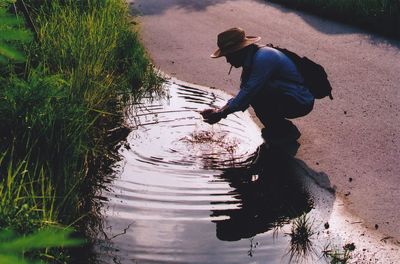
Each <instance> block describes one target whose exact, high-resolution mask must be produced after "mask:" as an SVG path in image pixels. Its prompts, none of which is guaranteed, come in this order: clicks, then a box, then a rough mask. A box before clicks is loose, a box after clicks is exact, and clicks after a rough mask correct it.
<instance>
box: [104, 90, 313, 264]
mask: <svg viewBox="0 0 400 264" xmlns="http://www.w3.org/2000/svg"><path fill="white" fill-rule="evenodd" d="M168 86H169V98H168V99H163V100H160V101H153V102H152V101H150V100H148V101H146V100H143V101H142V102H141V103H140V104H138V105H136V106H135V107H133V108H132V109H131V111H130V112H131V115H130V116H129V118H128V121H129V122H130V125H131V126H133V127H134V128H135V129H134V130H133V132H132V133H131V134H130V135H129V136H128V144H127V145H126V146H125V147H124V148H122V149H121V154H122V156H123V157H124V163H123V165H121V166H122V172H121V175H120V176H119V177H118V178H117V179H115V181H114V182H113V183H112V186H111V187H110V188H109V190H108V191H107V193H105V194H104V195H105V196H106V197H107V199H108V201H107V202H106V204H105V207H104V208H105V216H106V220H105V222H106V228H105V235H106V239H102V243H101V246H99V248H98V252H99V255H101V257H100V258H101V261H100V262H103V263H113V262H115V263H246V262H252V261H255V260H257V259H258V260H262V261H261V262H260V263H265V260H266V259H269V260H271V261H274V260H278V262H280V261H281V260H282V256H283V255H284V254H283V253H282V252H283V251H284V248H285V247H287V244H286V243H287V239H281V240H279V239H277V240H273V239H272V231H271V232H268V231H270V230H273V229H274V227H275V226H276V225H275V223H276V222H279V221H281V222H282V223H285V219H287V217H289V216H287V215H282V213H281V212H280V211H279V212H278V211H277V212H275V211H274V213H272V214H268V216H265V215H264V213H263V211H264V210H268V202H265V201H263V200H262V199H259V198H258V196H260V192H261V193H263V192H264V189H263V188H260V187H259V186H258V187H257V185H256V184H255V183H252V182H251V180H250V178H248V177H247V176H249V175H248V173H247V174H246V173H245V172H244V169H243V168H244V167H245V166H244V165H246V164H248V163H249V161H250V160H251V159H252V157H254V153H255V151H256V149H257V147H258V146H259V145H260V144H261V143H262V140H261V137H260V132H259V128H258V127H257V126H256V125H255V124H254V122H252V121H251V119H250V117H249V116H248V115H246V114H244V113H237V114H233V115H230V116H229V117H228V118H227V119H224V120H222V121H221V122H220V123H218V124H216V125H213V126H211V125H209V124H206V123H204V122H203V120H202V117H201V115H200V114H199V112H200V111H201V110H203V109H205V108H210V107H217V106H218V107H220V106H223V105H224V104H225V102H226V100H227V99H229V97H227V96H226V95H223V94H217V93H215V92H213V91H212V90H208V91H205V90H199V89H196V88H193V87H189V86H182V85H177V84H174V83H169V84H168ZM245 174H246V175H245ZM244 175H245V176H244ZM246 188H250V189H248V190H247V189H246ZM252 188H256V189H252ZM258 189H259V190H258ZM248 191H250V192H248ZM300 195H302V194H300ZM296 199H297V200H299V201H300V202H301V201H303V200H301V199H298V197H297V198H296ZM257 203H260V204H257ZM307 205H309V204H308V203H307V202H305V203H304V204H302V206H303V207H304V206H307ZM270 206H271V207H274V206H275V204H271V205H270ZM279 208H282V206H279ZM307 209H309V208H307ZM274 210H275V209H274ZM279 210H281V209H279ZM283 214H284V213H283ZM257 234H260V235H257ZM256 235H257V236H256ZM255 236H256V237H255ZM233 241H234V242H233ZM283 245H285V246H283ZM135 261H136V262H135ZM278 262H271V263H278Z"/></svg>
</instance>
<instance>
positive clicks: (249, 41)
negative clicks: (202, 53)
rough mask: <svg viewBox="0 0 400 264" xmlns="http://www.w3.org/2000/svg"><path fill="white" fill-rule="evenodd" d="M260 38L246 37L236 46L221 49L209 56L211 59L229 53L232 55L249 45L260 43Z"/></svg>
mask: <svg viewBox="0 0 400 264" xmlns="http://www.w3.org/2000/svg"><path fill="white" fill-rule="evenodd" d="M260 39H261V37H253V36H246V38H245V39H244V40H243V41H242V42H240V43H238V44H237V45H234V46H231V47H229V48H227V49H224V50H221V49H217V50H216V51H215V52H214V53H213V54H211V55H210V57H211V58H219V57H222V56H226V55H228V54H230V53H233V52H235V51H238V50H241V49H243V48H245V47H247V46H249V45H251V44H254V43H256V42H258V41H260Z"/></svg>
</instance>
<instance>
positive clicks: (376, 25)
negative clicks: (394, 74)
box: [267, 0, 400, 39]
mask: <svg viewBox="0 0 400 264" xmlns="http://www.w3.org/2000/svg"><path fill="white" fill-rule="evenodd" d="M267 1H270V2H275V3H280V4H284V5H286V6H289V7H292V8H296V9H300V10H305V11H309V12H312V13H314V14H317V15H321V16H323V17H327V18H331V19H334V20H338V21H342V22H345V23H350V24H353V25H357V26H360V27H362V28H364V29H367V30H371V31H373V32H377V33H380V34H383V35H386V36H389V37H394V38H397V39H398V38H400V30H399V29H400V1H398V0H363V1H360V0H267Z"/></svg>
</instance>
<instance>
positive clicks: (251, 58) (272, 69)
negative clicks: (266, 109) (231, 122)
mask: <svg viewBox="0 0 400 264" xmlns="http://www.w3.org/2000/svg"><path fill="white" fill-rule="evenodd" d="M246 67H251V72H250V76H249V78H248V79H247V80H246V81H244V82H242V84H241V85H240V91H239V93H238V94H237V95H236V96H235V97H234V98H232V99H231V100H229V101H228V110H229V112H236V111H240V110H241V111H244V110H246V109H247V108H248V107H249V105H250V103H251V101H252V100H253V98H254V97H255V96H256V95H257V93H258V92H259V91H261V89H268V90H269V92H271V93H275V92H278V93H283V94H287V95H290V96H292V97H294V98H295V99H296V100H298V101H299V102H300V103H303V104H311V103H312V102H313V100H314V97H313V95H312V94H311V93H310V91H309V90H308V89H307V88H306V87H304V85H303V82H304V80H303V77H302V76H301V75H300V73H299V71H298V70H297V68H296V66H295V64H294V63H293V62H292V61H291V60H290V59H289V58H288V57H287V56H286V55H285V54H283V53H282V52H280V51H279V50H276V49H273V48H270V47H261V48H260V49H258V50H257V52H256V53H255V54H254V53H252V52H249V54H248V55H247V57H246V59H245V62H244V65H243V68H246Z"/></svg>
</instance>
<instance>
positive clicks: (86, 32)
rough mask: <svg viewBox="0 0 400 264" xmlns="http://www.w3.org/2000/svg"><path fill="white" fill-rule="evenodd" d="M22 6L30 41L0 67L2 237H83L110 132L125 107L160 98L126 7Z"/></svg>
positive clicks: (67, 1) (40, 2)
mask: <svg viewBox="0 0 400 264" xmlns="http://www.w3.org/2000/svg"><path fill="white" fill-rule="evenodd" d="M17 2H18V1H17ZM23 4H24V5H25V6H27V7H28V10H29V19H30V21H32V23H33V27H32V30H33V31H34V33H35V36H36V38H35V41H33V42H32V43H23V44H25V45H24V50H25V53H26V57H27V60H26V63H22V66H21V60H22V59H20V60H19V61H18V63H14V62H11V61H7V65H4V64H3V65H0V71H1V72H2V75H1V76H0V138H1V142H0V229H4V228H11V229H13V230H15V231H16V232H17V233H18V234H29V233H33V232H35V230H38V229H40V228H42V227H44V226H48V225H56V224H60V223H61V224H63V225H66V226H74V227H77V228H82V227H84V225H85V223H84V221H83V220H84V219H85V218H87V217H88V215H90V214H91V211H92V208H91V207H90V200H91V198H93V196H94V195H95V193H96V191H97V189H96V188H98V186H99V185H101V184H100V182H101V181H102V179H101V176H103V173H102V172H101V171H99V170H100V169H104V166H106V165H107V164H108V163H107V160H108V157H110V156H111V154H110V153H111V152H110V150H109V146H110V142H107V141H108V140H109V139H110V131H111V130H112V128H114V127H118V126H122V124H123V111H124V108H125V107H126V106H127V105H128V104H129V103H130V102H132V100H136V99H140V98H141V97H143V96H148V95H154V94H160V93H161V92H162V90H161V81H162V79H161V78H160V77H159V75H158V74H157V73H156V71H155V70H154V69H153V68H152V66H151V64H150V61H149V59H148V57H147V55H146V53H145V50H144V48H143V47H142V46H141V44H140V42H139V41H138V36H137V33H136V32H135V31H133V29H132V23H131V21H130V17H129V16H128V8H127V4H126V3H125V1H122V0H108V1H96V0H83V1H72V0H63V1H61V0H60V1H47V0H31V1H28V0H26V1H23ZM0 29H1V28H0ZM3 46H4V45H3ZM15 50H17V49H15ZM20 58H22V56H20ZM3 61H4V60H3ZM21 69H22V70H21ZM112 143H115V142H112Z"/></svg>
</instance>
